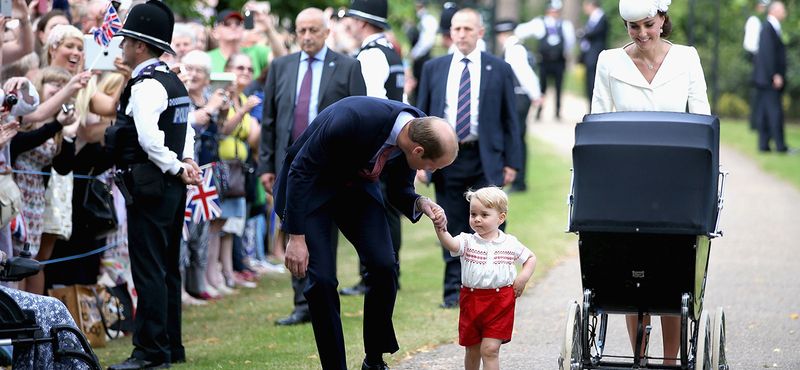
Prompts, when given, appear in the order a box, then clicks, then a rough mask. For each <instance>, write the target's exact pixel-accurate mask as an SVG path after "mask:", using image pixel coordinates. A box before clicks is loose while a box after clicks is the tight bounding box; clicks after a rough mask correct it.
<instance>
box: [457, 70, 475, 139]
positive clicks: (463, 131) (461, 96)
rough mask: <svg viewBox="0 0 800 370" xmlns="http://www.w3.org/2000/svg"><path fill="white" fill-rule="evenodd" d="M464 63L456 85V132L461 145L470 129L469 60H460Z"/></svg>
mask: <svg viewBox="0 0 800 370" xmlns="http://www.w3.org/2000/svg"><path fill="white" fill-rule="evenodd" d="M461 61H462V62H464V70H463V71H461V80H460V81H459V84H458V110H457V111H456V132H457V133H458V140H459V141H461V142H462V143H463V142H464V141H466V140H467V136H469V131H470V130H469V127H470V121H471V120H470V115H471V114H470V113H471V110H472V109H471V107H470V103H471V102H472V96H471V93H470V85H471V84H470V77H469V68H467V67H468V66H469V59H467V58H464V59H461Z"/></svg>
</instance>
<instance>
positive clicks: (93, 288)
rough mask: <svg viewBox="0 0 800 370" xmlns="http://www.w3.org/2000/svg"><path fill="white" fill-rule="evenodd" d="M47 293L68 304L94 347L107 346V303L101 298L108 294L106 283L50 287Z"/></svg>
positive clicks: (68, 307)
mask: <svg viewBox="0 0 800 370" xmlns="http://www.w3.org/2000/svg"><path fill="white" fill-rule="evenodd" d="M47 294H48V295H49V296H51V297H55V298H58V299H59V300H60V301H61V302H62V303H64V305H65V306H67V310H69V313H70V314H71V315H72V318H73V319H75V323H76V324H78V328H79V329H81V331H82V332H83V335H85V336H86V339H87V340H88V341H89V345H91V346H92V348H99V347H105V346H106V335H108V328H107V324H106V317H105V314H104V312H103V311H104V309H105V306H106V304H105V303H104V301H103V300H102V299H100V297H105V295H106V287H105V285H100V284H95V285H70V286H66V287H63V288H54V289H49V290H48V291H47Z"/></svg>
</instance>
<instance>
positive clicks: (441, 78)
mask: <svg viewBox="0 0 800 370" xmlns="http://www.w3.org/2000/svg"><path fill="white" fill-rule="evenodd" d="M454 57H455V56H453V54H450V57H449V58H442V59H441V60H442V65H441V67H440V68H438V69H439V71H438V73H437V74H436V76H435V77H434V78H435V79H436V83H435V84H432V85H431V86H442V87H444V88H443V89H442V90H441V92H438V91H436V90H435V89H431V93H433V94H435V95H436V100H434V101H435V102H436V107H434V106H431V107H430V109H431V111H430V112H428V113H431V114H432V115H440V116H442V117H444V105H445V104H444V103H445V100H446V99H447V78H448V76H449V75H450V65H451V64H452V63H453V58H454ZM436 69H437V68H434V70H436ZM434 108H435V109H434ZM437 112H438V113H437Z"/></svg>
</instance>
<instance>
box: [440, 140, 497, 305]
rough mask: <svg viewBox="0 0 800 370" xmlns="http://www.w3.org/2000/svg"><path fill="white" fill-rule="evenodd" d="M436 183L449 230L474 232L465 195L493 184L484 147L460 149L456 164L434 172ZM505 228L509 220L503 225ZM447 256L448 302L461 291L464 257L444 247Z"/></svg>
mask: <svg viewBox="0 0 800 370" xmlns="http://www.w3.org/2000/svg"><path fill="white" fill-rule="evenodd" d="M434 175H435V176H434V183H435V185H436V202H437V203H438V204H439V205H440V206H442V208H444V213H445V216H447V231H448V232H450V235H453V236H456V235H458V234H461V233H462V232H463V233H470V234H471V233H473V232H474V231H473V230H472V228H471V227H470V226H469V202H467V200H466V199H465V198H464V192H466V191H467V190H468V189H472V190H477V189H480V188H482V187H485V186H487V185H498V186H501V185H503V184H490V183H489V180H488V179H487V178H486V175H485V174H484V172H483V166H482V165H481V158H480V150H479V149H478V147H477V146H476V147H474V148H469V149H465V148H462V149H460V150H459V151H458V157H456V160H455V161H454V162H453V164H451V165H449V166H447V167H445V168H442V169H441V170H439V171H436V172H434ZM500 228H501V229H503V230H505V223H504V224H503V225H501V227H500ZM442 257H443V258H444V262H445V268H444V293H443V300H444V302H448V301H453V300H455V301H456V302H458V297H459V295H460V293H461V258H460V257H452V256H451V255H450V251H449V250H447V249H446V248H444V247H442Z"/></svg>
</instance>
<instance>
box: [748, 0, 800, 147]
mask: <svg viewBox="0 0 800 370" xmlns="http://www.w3.org/2000/svg"><path fill="white" fill-rule="evenodd" d="M784 18H786V7H785V6H784V5H783V3H782V2H780V1H775V2H773V3H772V4H770V5H769V8H767V20H766V21H765V22H764V24H763V25H762V26H761V37H760V38H759V42H758V44H759V45H758V54H756V60H755V62H754V68H753V78H752V82H753V85H755V86H756V88H757V89H758V104H756V107H755V109H757V112H756V114H755V117H756V122H757V123H758V149H759V150H760V151H762V152H768V151H770V145H769V142H770V140H773V141H775V150H776V151H778V152H790V153H791V154H795V153H796V151H795V150H791V151H789V148H787V147H786V143H785V142H784V141H783V106H782V104H781V95H782V94H783V87H784V86H785V79H786V49H785V47H784V45H783V41H781V22H782V21H783V20H784Z"/></svg>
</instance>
